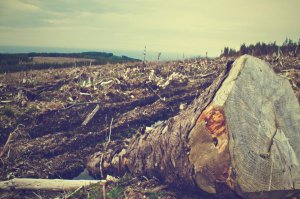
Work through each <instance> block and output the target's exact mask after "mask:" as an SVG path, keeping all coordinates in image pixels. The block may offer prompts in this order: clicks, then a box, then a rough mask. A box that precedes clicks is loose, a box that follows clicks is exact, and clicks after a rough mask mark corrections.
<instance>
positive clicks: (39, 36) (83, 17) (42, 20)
mask: <svg viewBox="0 0 300 199" xmlns="http://www.w3.org/2000/svg"><path fill="white" fill-rule="evenodd" d="M299 7H300V1H298V0H289V1H281V0H265V1H260V0H252V1H240V0H226V1H225V0H209V1H207V0H205V1H202V0H189V1H182V0H164V1H162V0H126V1H125V0H101V1H100V0H85V1H82V0H64V1H61V0H51V1H45V0H2V1H1V2H0V28H1V29H0V30H1V31H0V45H1V44H9V43H10V44H12V45H18V44H19V45H30V44H31V45H37V46H53V45H55V46H57V47H60V46H63V47H76V46H77V47H84V48H94V47H99V48H100V47H101V48H112V49H131V50H134V48H135V49H140V48H142V47H143V46H144V45H145V44H146V45H147V46H149V48H152V49H157V50H158V51H159V50H162V51H163V50H164V51H176V52H182V51H185V52H190V53H202V54H204V53H205V51H209V52H211V54H218V53H219V52H220V49H221V48H223V46H224V45H229V46H233V47H235V46H236V47H238V45H240V44H241V43H243V42H246V43H250V42H252V43H253V42H257V41H265V42H271V41H274V40H276V41H279V43H280V41H282V40H284V39H285V37H290V38H292V39H298V38H299V37H300V35H299V34H300V24H299V20H297V19H298V18H300V12H298V8H299Z"/></svg>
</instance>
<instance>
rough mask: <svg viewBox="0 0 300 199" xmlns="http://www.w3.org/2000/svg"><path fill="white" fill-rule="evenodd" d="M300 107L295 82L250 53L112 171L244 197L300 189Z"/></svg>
mask: <svg viewBox="0 0 300 199" xmlns="http://www.w3.org/2000/svg"><path fill="white" fill-rule="evenodd" d="M299 143H300V108H299V103H298V100H297V98H296V96H295V94H294V92H293V90H292V88H291V86H290V84H289V82H288V80H286V79H284V78H282V77H280V76H278V75H276V74H275V73H274V72H273V70H272V68H271V67H270V66H269V65H268V64H267V63H265V62H264V61H262V60H259V59H257V58H255V57H252V56H248V55H244V56H242V57H240V58H238V59H237V60H236V61H235V62H234V63H233V64H232V67H231V69H228V68H227V70H226V71H224V72H223V73H222V74H221V75H220V76H219V77H218V78H217V79H216V80H215V82H214V83H213V84H212V85H211V86H210V87H209V88H208V89H206V90H205V91H204V92H203V93H202V94H201V95H200V96H199V97H198V99H196V100H195V101H194V102H193V103H192V104H191V105H189V107H188V108H187V109H186V110H184V111H182V112H180V114H179V115H177V116H175V117H173V118H170V119H169V120H167V121H165V122H164V123H162V124H161V125H159V126H158V127H156V128H154V129H153V130H151V131H148V132H141V133H140V135H138V136H136V137H135V138H133V139H132V141H131V142H130V144H129V146H128V147H127V149H126V154H125V155H122V156H118V155H116V156H115V157H114V158H113V159H112V161H111V162H112V165H111V166H112V167H115V168H117V169H118V170H120V167H123V168H127V169H128V170H129V171H130V172H132V173H134V174H136V175H146V176H150V177H152V176H155V177H156V178H159V179H161V180H162V181H164V182H166V183H169V184H172V185H174V186H177V187H181V188H185V189H186V188H187V189H198V190H202V191H205V192H208V193H212V194H232V193H234V194H237V195H238V196H241V197H243V198H257V197H260V198H282V197H283V196H286V195H287V194H293V193H295V192H296V191H297V190H299V189H300V187H299V184H300V183H299V182H300V165H299V163H300V144H299Z"/></svg>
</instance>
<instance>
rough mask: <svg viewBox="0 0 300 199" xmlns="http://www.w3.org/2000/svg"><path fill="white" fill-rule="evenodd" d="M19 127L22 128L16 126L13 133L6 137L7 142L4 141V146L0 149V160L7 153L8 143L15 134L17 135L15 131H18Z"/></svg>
mask: <svg viewBox="0 0 300 199" xmlns="http://www.w3.org/2000/svg"><path fill="white" fill-rule="evenodd" d="M20 126H23V125H18V126H17V128H16V129H15V130H14V131H13V132H11V133H10V134H9V136H8V138H7V141H6V143H5V145H4V147H3V148H2V151H1V152H0V158H1V157H2V156H4V154H5V153H6V152H7V151H9V147H10V143H11V141H12V140H13V138H14V135H15V134H16V133H17V131H18V130H19V127H20Z"/></svg>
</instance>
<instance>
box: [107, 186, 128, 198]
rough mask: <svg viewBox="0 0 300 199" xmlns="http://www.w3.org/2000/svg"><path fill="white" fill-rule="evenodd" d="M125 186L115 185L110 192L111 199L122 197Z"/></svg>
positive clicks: (108, 194)
mask: <svg viewBox="0 0 300 199" xmlns="http://www.w3.org/2000/svg"><path fill="white" fill-rule="evenodd" d="M124 191H125V188H124V187H123V186H120V185H119V186H116V187H113V188H112V189H111V190H110V191H109V192H108V193H107V196H108V198H109V199H118V198H122V196H123V193H124Z"/></svg>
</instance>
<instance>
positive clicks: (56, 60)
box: [0, 52, 140, 73]
mask: <svg viewBox="0 0 300 199" xmlns="http://www.w3.org/2000/svg"><path fill="white" fill-rule="evenodd" d="M135 61H140V60H138V59H134V58H130V57H127V56H116V55H114V54H113V53H106V52H82V53H17V54H0V73H4V72H16V71H25V70H31V69H47V68H66V67H73V66H75V67H77V66H88V65H91V64H93V65H103V64H107V63H125V62H135Z"/></svg>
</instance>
